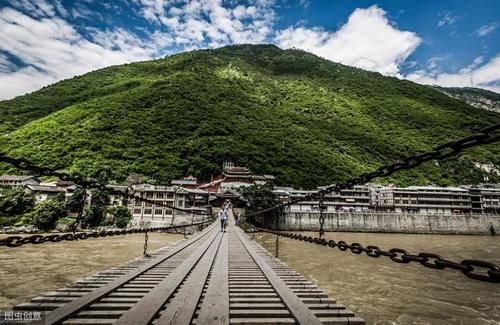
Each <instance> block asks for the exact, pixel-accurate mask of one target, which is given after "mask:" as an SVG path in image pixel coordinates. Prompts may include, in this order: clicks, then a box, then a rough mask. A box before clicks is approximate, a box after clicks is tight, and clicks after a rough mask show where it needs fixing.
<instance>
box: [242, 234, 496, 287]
mask: <svg viewBox="0 0 500 325" xmlns="http://www.w3.org/2000/svg"><path fill="white" fill-rule="evenodd" d="M251 227H253V228H254V229H256V230H258V231H261V232H267V233H271V234H274V235H277V236H282V237H286V238H290V239H294V240H299V241H304V242H308V243H313V244H316V245H322V246H328V247H330V248H338V249H339V250H340V251H343V252H344V251H347V250H350V251H351V253H353V254H361V253H365V254H366V255H367V256H369V257H375V258H378V257H380V256H386V257H389V259H390V260H391V261H393V262H396V263H403V264H408V263H410V262H416V263H419V264H421V265H423V266H425V267H428V268H431V269H437V270H444V269H452V270H457V271H460V272H462V273H463V274H464V275H466V276H467V277H469V278H471V279H474V280H479V281H485V282H491V283H500V267H499V266H498V265H495V264H493V263H490V262H486V261H480V260H463V261H461V262H460V263H458V262H454V261H450V260H446V259H444V258H443V257H442V256H440V255H437V254H433V253H419V254H417V255H413V254H410V253H408V252H407V251H406V250H404V249H401V248H391V249H389V250H388V251H386V250H382V249H381V248H380V247H378V246H375V245H368V246H366V247H364V246H363V245H362V244H360V243H352V244H349V243H347V242H345V241H342V240H340V241H337V242H336V241H335V240H328V241H327V240H326V239H324V238H313V237H310V236H304V235H301V234H296V233H291V232H280V231H274V230H269V229H263V228H258V227H254V226H251ZM481 270H482V271H481Z"/></svg>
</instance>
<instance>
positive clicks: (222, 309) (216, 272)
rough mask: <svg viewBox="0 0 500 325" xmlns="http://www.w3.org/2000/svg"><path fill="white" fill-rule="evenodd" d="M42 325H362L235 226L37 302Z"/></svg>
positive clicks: (211, 230)
mask: <svg viewBox="0 0 500 325" xmlns="http://www.w3.org/2000/svg"><path fill="white" fill-rule="evenodd" d="M15 309H16V310H23V311H24V310H30V311H45V312H46V318H45V324H352V325H354V324H364V323H365V322H364V320H363V319H361V318H359V317H356V316H355V315H354V314H353V313H352V312H351V311H350V310H348V309H346V308H345V307H344V306H342V305H340V304H337V303H336V302H335V300H333V299H331V298H329V297H328V296H327V295H326V294H325V293H324V292H323V291H321V290H320V289H318V288H317V287H316V286H315V285H313V284H312V283H311V282H309V281H308V280H307V279H306V278H304V277H303V276H302V275H300V274H299V273H297V272H296V271H294V270H293V269H291V268H290V267H288V266H287V265H285V264H284V263H283V262H281V261H280V260H279V259H277V258H274V257H273V256H272V255H271V254H270V253H269V252H267V251H266V250H265V249H264V248H263V247H261V246H260V245H259V244H257V243H256V242H255V241H253V240H251V239H250V238H249V237H248V236H247V235H246V234H245V233H244V232H243V231H242V230H241V229H240V228H239V227H236V226H235V225H234V222H233V220H232V218H230V222H229V225H228V228H227V232H221V231H220V229H219V226H218V223H217V222H216V223H214V224H213V225H211V226H210V227H208V228H206V229H205V230H203V231H202V232H200V233H198V234H196V235H195V236H193V237H191V238H190V239H187V240H184V241H182V242H180V243H179V244H177V245H175V246H173V247H166V248H163V249H160V250H158V251H156V252H155V253H153V254H152V257H149V258H142V259H138V260H135V261H132V262H129V263H127V264H125V265H123V266H120V267H116V268H113V269H110V270H107V271H104V272H100V273H98V274H96V275H94V276H92V277H89V278H86V279H82V280H80V281H77V282H76V283H74V284H72V285H70V286H68V287H67V288H62V289H58V290H56V291H54V292H49V293H46V294H44V295H42V296H40V297H35V298H33V299H32V300H31V302H30V303H25V304H20V305H17V306H16V307H15Z"/></svg>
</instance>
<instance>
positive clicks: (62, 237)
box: [0, 220, 213, 250]
mask: <svg viewBox="0 0 500 325" xmlns="http://www.w3.org/2000/svg"><path fill="white" fill-rule="evenodd" d="M212 222H213V221H212V220H205V221H203V222H197V223H193V224H186V225H176V226H169V227H152V228H129V229H122V230H103V231H91V232H78V233H75V234H73V233H66V234H52V235H31V236H25V237H22V236H17V235H16V236H8V237H5V238H1V239H0V247H1V246H6V247H19V246H23V245H26V244H42V243H46V242H60V241H74V240H78V239H80V240H84V239H88V238H98V237H109V236H116V235H128V234H137V233H146V234H147V233H148V232H156V231H168V230H172V229H179V228H186V227H193V226H201V225H206V224H209V223H212ZM145 250H147V245H145Z"/></svg>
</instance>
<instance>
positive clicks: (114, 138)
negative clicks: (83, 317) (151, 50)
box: [0, 45, 500, 188]
mask: <svg viewBox="0 0 500 325" xmlns="http://www.w3.org/2000/svg"><path fill="white" fill-rule="evenodd" d="M0 111H1V112H2V115H1V116H2V117H0V135H2V137H1V139H0V151H3V152H7V153H10V154H12V155H13V156H18V157H24V158H27V159H30V160H33V161H35V162H37V163H40V164H45V165H48V166H51V167H54V168H60V169H65V170H67V171H69V172H72V173H75V174H79V175H85V176H89V177H95V178H98V179H101V180H107V181H109V180H117V181H123V180H124V178H125V177H126V176H127V175H128V174H130V173H141V174H145V175H146V176H148V177H149V179H150V180H151V181H152V182H159V183H162V182H168V181H169V180H170V179H172V178H177V177H182V176H185V175H187V174H193V175H195V176H197V177H198V178H200V179H203V180H207V179H209V178H210V176H211V175H216V174H217V173H219V172H220V171H221V164H222V161H224V160H233V161H235V162H236V163H239V164H243V165H247V166H248V167H250V168H251V169H252V170H254V171H255V172H257V173H266V174H275V175H276V176H278V180H279V183H280V184H287V185H294V186H298V187H305V188H308V187H314V186H317V185H324V184H329V183H332V182H335V181H341V180H343V179H346V178H348V177H350V176H354V175H357V174H359V173H361V172H364V171H369V170H372V169H374V168H376V167H378V166H379V165H381V164H382V163H387V162H389V161H392V160H395V159H400V158H404V157H405V156H407V155H411V154H414V153H416V152H419V151H425V150H429V149H430V148H432V147H433V146H435V145H438V144H441V143H444V142H446V141H449V140H452V139H454V138H459V137H462V136H466V135H469V134H472V133H474V132H475V131H477V130H479V129H481V128H482V127H485V126H487V125H490V124H493V123H494V122H495V121H500V115H499V114H497V113H493V112H486V111H479V112H478V110H477V109H475V108H473V107H471V106H469V105H467V104H465V103H463V102H461V101H458V100H456V99H453V98H450V97H448V96H446V95H444V94H441V93H439V92H438V91H436V90H433V89H430V88H429V87H426V86H422V85H417V84H414V83H412V82H410V81H405V80H399V79H396V78H390V77H384V76H382V75H380V74H378V73H373V72H367V71H364V70H361V69H356V68H352V67H347V66H343V65H341V64H338V63H333V62H331V61H328V60H325V59H321V58H319V57H317V56H314V55H312V54H310V53H307V52H304V51H300V50H281V49H279V48H277V47H275V46H273V45H238V46H228V47H223V48H219V49H215V50H199V51H191V52H184V53H179V54H176V55H173V56H170V57H166V58H164V59H159V60H154V61H143V62H138V63H131V64H126V65H120V66H113V67H108V68H104V69H101V70H97V71H94V72H91V73H88V74H85V75H82V76H78V77H74V78H71V79H68V80H64V81H61V82H58V83H56V84H54V85H51V86H47V87H44V88H43V89H41V90H39V91H37V92H34V93H32V94H28V95H25V96H20V97H16V98H15V99H12V100H8V101H2V102H0ZM498 161H500V152H499V150H498V148H497V147H496V146H494V145H488V146H486V147H483V148H477V149H473V150H471V151H469V152H468V153H466V154H465V155H464V156H463V157H462V158H461V159H459V160H456V161H454V162H451V161H450V162H443V163H440V164H439V165H433V164H427V165H426V166H424V167H420V168H419V170H415V171H408V172H403V173H402V174H401V175H399V176H397V177H396V178H391V179H388V180H387V182H395V183H398V184H403V185H404V184H430V183H436V184H442V185H447V184H450V185H451V184H457V183H464V182H479V181H481V180H482V179H484V177H485V176H488V177H489V178H490V179H493V180H495V179H498V178H495V177H496V176H495V175H493V177H492V175H490V174H487V173H486V172H485V171H482V170H480V169H478V168H476V167H474V163H478V162H479V163H482V164H488V163H498ZM1 171H3V172H4V173H5V172H8V171H9V169H8V167H6V166H3V167H1V169H0V172H1ZM459 180H461V181H460V182H459Z"/></svg>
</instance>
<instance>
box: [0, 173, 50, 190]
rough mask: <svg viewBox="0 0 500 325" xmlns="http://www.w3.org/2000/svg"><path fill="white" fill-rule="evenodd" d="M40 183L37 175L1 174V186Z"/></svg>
mask: <svg viewBox="0 0 500 325" xmlns="http://www.w3.org/2000/svg"><path fill="white" fill-rule="evenodd" d="M38 184H40V181H38V179H37V178H36V177H35V176H24V175H0V187H8V188H13V187H21V186H26V185H38Z"/></svg>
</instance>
